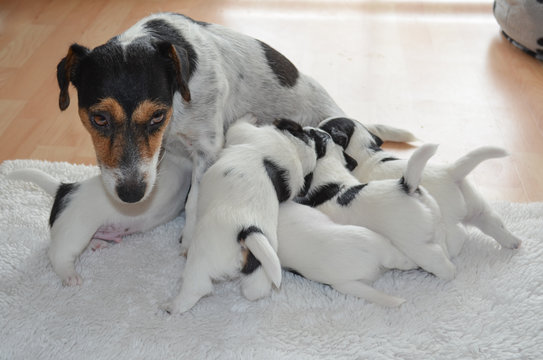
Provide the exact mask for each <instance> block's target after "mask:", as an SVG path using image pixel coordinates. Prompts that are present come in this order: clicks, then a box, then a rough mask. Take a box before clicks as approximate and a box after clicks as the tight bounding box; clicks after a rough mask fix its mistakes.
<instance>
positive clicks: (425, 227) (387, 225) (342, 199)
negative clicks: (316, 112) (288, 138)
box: [296, 129, 456, 280]
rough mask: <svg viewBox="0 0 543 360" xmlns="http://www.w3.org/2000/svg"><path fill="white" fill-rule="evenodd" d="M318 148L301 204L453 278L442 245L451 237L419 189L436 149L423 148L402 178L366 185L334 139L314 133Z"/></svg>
mask: <svg viewBox="0 0 543 360" xmlns="http://www.w3.org/2000/svg"><path fill="white" fill-rule="evenodd" d="M309 132H310V133H311V135H312V136H313V137H314V138H315V142H316V146H317V149H318V160H317V166H316V167H315V170H314V171H313V177H312V180H311V185H310V186H309V188H308V191H307V195H305V196H304V197H301V198H297V199H296V201H297V202H299V203H301V204H304V205H309V206H312V207H316V208H317V209H319V210H321V211H322V212H324V213H325V214H326V215H328V216H329V217H330V219H331V220H332V221H335V222H337V223H340V224H349V225H358V226H364V227H367V228H368V229H371V230H373V231H375V232H377V233H379V234H381V235H383V236H385V237H386V238H388V239H390V241H391V242H392V243H393V244H394V245H395V246H396V247H397V248H398V249H399V250H400V251H402V252H403V253H404V254H405V255H407V256H408V257H409V258H410V259H411V260H413V261H414V262H415V263H416V264H417V265H419V266H420V267H422V268H423V269H424V270H426V271H428V272H431V273H433V274H435V275H436V276H438V277H440V278H443V279H446V280H451V279H453V278H454V276H455V273H456V267H455V265H454V264H453V263H451V261H450V260H449V259H448V257H447V255H446V253H445V252H444V250H443V248H442V245H444V244H445V240H446V239H445V237H446V233H445V230H444V228H443V224H442V223H441V214H440V213H439V208H438V206H437V204H436V202H435V200H434V199H433V198H432V197H431V196H430V195H429V194H428V192H427V191H426V190H425V189H424V188H422V187H419V182H420V177H421V174H422V171H423V169H424V166H425V164H426V162H427V161H428V159H429V158H430V157H431V156H432V155H433V154H434V153H435V151H436V149H437V146H436V145H430V144H427V145H423V146H422V147H420V148H419V149H417V151H415V153H414V154H413V155H412V156H411V158H410V159H409V162H408V165H407V167H406V169H405V171H404V172H403V176H401V178H400V179H394V180H379V181H372V182H369V183H367V184H362V183H360V181H358V180H357V179H356V178H355V177H354V176H353V175H352V174H351V173H350V171H349V170H348V169H347V167H346V166H347V165H348V163H347V162H346V160H345V155H344V153H343V149H342V148H341V147H340V146H339V145H337V144H335V143H334V142H333V141H332V139H331V137H330V135H328V134H327V133H326V132H324V131H322V130H318V129H314V130H309Z"/></svg>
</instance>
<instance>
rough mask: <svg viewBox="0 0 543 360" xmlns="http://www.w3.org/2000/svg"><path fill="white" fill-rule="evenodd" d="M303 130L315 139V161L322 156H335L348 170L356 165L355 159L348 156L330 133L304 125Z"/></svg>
mask: <svg viewBox="0 0 543 360" xmlns="http://www.w3.org/2000/svg"><path fill="white" fill-rule="evenodd" d="M304 130H305V131H306V132H307V133H308V134H309V136H310V137H311V138H313V139H314V140H315V152H316V153H317V161H318V159H322V158H325V157H326V158H335V159H336V160H338V161H340V162H341V163H342V164H344V165H345V167H346V168H347V169H349V171H352V170H353V169H354V168H355V167H357V166H358V163H357V161H356V160H355V159H353V158H352V157H351V156H349V155H348V154H347V153H346V152H345V151H344V150H343V147H342V146H340V145H339V144H337V143H336V142H335V141H334V140H333V137H332V135H330V134H329V133H327V132H326V131H324V130H322V129H319V128H312V127H306V128H304Z"/></svg>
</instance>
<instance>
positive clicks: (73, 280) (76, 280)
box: [62, 273, 83, 286]
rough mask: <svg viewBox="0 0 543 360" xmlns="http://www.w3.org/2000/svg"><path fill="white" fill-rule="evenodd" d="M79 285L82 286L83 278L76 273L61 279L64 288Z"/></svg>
mask: <svg viewBox="0 0 543 360" xmlns="http://www.w3.org/2000/svg"><path fill="white" fill-rule="evenodd" d="M81 284H83V278H82V277H81V276H80V275H79V274H77V273H74V274H71V275H68V276H66V277H63V278H62V285H64V286H77V285H81Z"/></svg>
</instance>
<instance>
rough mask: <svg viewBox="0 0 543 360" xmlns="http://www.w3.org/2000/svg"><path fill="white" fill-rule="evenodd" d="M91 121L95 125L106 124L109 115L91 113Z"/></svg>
mask: <svg viewBox="0 0 543 360" xmlns="http://www.w3.org/2000/svg"><path fill="white" fill-rule="evenodd" d="M91 121H92V122H93V124H95V125H97V126H100V127H102V126H107V125H108V124H109V116H108V115H107V114H103V113H95V114H92V115H91Z"/></svg>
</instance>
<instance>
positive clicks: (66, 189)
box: [49, 183, 79, 227]
mask: <svg viewBox="0 0 543 360" xmlns="http://www.w3.org/2000/svg"><path fill="white" fill-rule="evenodd" d="M78 188H79V184H78V183H71V184H60V186H59V187H58V189H57V194H56V195H55V201H54V202H53V207H52V208H51V214H50V216H49V226H50V227H53V224H54V223H55V221H56V220H57V218H58V217H59V216H60V214H61V213H62V211H63V210H64V209H65V208H66V206H67V205H68V203H69V202H70V196H69V195H70V194H72V193H73V192H75V191H76V190H77V189H78Z"/></svg>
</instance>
